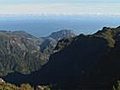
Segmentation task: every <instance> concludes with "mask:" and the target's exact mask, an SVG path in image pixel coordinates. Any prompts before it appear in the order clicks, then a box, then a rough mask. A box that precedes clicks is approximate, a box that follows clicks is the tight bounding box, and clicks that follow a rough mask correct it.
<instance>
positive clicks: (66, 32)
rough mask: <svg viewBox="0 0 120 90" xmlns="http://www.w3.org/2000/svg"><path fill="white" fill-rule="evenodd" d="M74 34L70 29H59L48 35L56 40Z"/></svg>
mask: <svg viewBox="0 0 120 90" xmlns="http://www.w3.org/2000/svg"><path fill="white" fill-rule="evenodd" d="M74 36H76V35H75V33H74V32H73V31H72V30H66V29H65V30H60V31H57V32H53V33H52V34H51V35H49V36H48V37H51V38H53V39H56V40H60V39H62V38H67V37H74Z"/></svg>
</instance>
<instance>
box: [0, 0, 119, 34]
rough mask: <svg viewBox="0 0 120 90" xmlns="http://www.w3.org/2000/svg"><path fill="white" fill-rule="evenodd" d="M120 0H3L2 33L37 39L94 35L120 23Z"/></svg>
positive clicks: (0, 28) (0, 6) (0, 17)
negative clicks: (69, 34)
mask: <svg viewBox="0 0 120 90" xmlns="http://www.w3.org/2000/svg"><path fill="white" fill-rule="evenodd" d="M119 8H120V1H119V0H0V30H8V31H9V30H10V31H16V30H22V31H27V32H29V33H31V34H33V35H36V36H46V35H48V34H50V33H51V32H53V31H58V30H62V29H71V30H73V31H75V32H76V33H84V34H91V33H93V32H95V31H97V30H98V29H101V28H102V27H104V26H118V25H119V24H120V9H119Z"/></svg>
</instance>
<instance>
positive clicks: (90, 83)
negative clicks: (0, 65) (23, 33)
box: [3, 27, 120, 90]
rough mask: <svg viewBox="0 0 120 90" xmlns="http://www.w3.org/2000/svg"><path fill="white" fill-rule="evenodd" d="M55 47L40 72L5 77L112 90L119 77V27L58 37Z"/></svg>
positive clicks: (69, 89) (66, 89) (77, 89)
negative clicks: (88, 33) (64, 37)
mask: <svg viewBox="0 0 120 90" xmlns="http://www.w3.org/2000/svg"><path fill="white" fill-rule="evenodd" d="M54 50H55V51H56V52H55V53H53V54H52V55H51V56H50V59H49V61H48V62H47V63H46V64H45V65H43V66H42V68H41V69H39V70H38V71H35V72H33V73H31V74H29V75H23V74H20V73H18V72H15V73H11V74H8V75H7V76H5V77H3V78H4V79H5V80H6V81H8V82H11V83H15V84H20V83H26V82H27V83H30V84H32V85H39V84H45V85H46V84H50V85H53V87H54V89H55V90H58V89H59V88H60V89H62V90H82V89H85V90H112V85H113V84H114V82H115V81H116V80H119V79H120V72H119V71H120V27H117V28H109V27H104V28H103V29H102V30H100V31H98V32H96V33H94V34H92V35H83V34H80V35H79V36H76V37H73V38H71V37H70V38H67V39H62V40H59V41H58V43H57V46H56V47H55V49H54Z"/></svg>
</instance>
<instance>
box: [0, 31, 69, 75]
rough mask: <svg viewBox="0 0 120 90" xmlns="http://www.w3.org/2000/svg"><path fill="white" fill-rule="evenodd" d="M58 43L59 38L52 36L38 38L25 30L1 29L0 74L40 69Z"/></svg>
mask: <svg viewBox="0 0 120 90" xmlns="http://www.w3.org/2000/svg"><path fill="white" fill-rule="evenodd" d="M61 32H62V31H61ZM68 32H69V31H68ZM57 34H59V33H57ZM60 34H61V33H60ZM65 35H66V37H68V34H65ZM69 35H70V34H69ZM61 38H62V37H61ZM63 38H65V36H64V37H63ZM56 44H57V40H55V39H52V38H50V37H46V38H42V37H41V38H37V37H35V36H33V35H30V34H28V33H26V32H24V31H13V32H11V31H0V76H4V75H7V74H8V73H11V72H19V73H22V74H29V73H31V72H33V71H37V70H39V69H40V68H41V66H42V65H43V64H45V63H46V62H47V61H48V59H49V55H50V54H52V53H53V49H54V47H55V46H56Z"/></svg>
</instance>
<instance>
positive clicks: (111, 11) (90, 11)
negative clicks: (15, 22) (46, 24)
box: [0, 3, 120, 15]
mask: <svg viewBox="0 0 120 90" xmlns="http://www.w3.org/2000/svg"><path fill="white" fill-rule="evenodd" d="M119 8H120V4H116V3H114V4H18V5H15V4H14V5H1V6H0V14H16V15H25V14H32V15H120V10H119Z"/></svg>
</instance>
